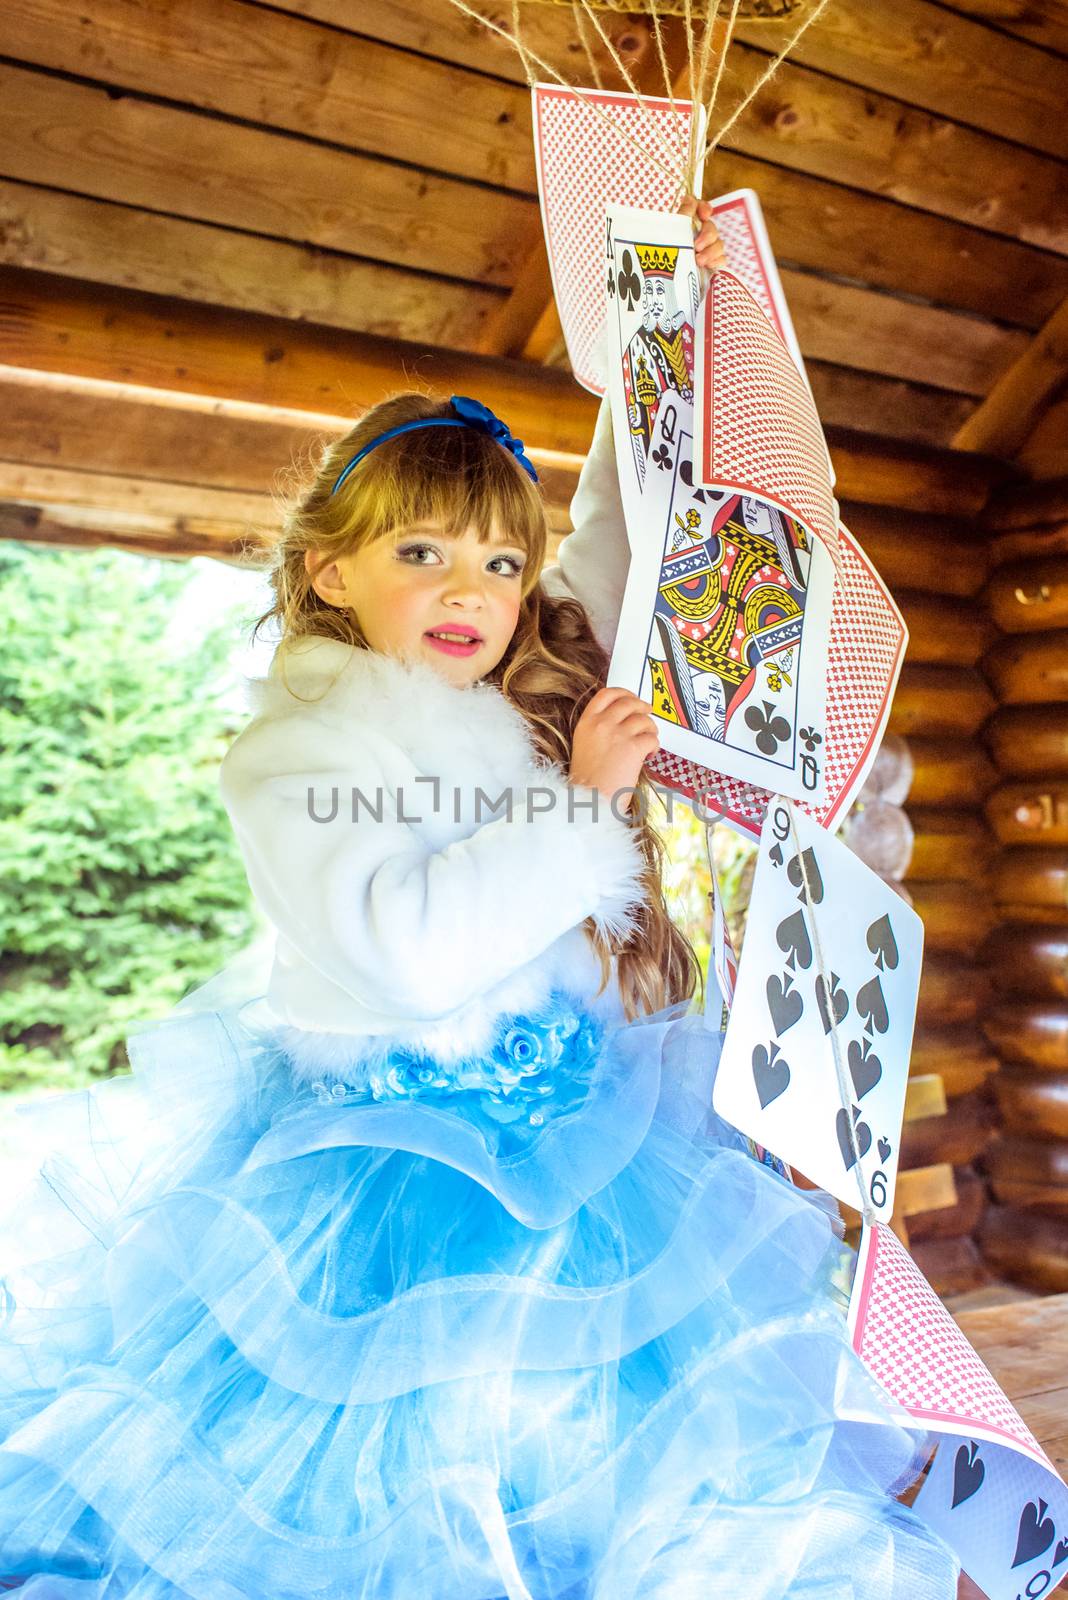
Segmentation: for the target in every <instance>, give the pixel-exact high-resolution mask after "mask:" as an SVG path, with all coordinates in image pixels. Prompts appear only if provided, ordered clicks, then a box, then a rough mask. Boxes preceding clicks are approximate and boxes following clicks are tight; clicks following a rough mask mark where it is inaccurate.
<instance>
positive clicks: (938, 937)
mask: <svg viewBox="0 0 1068 1600" xmlns="http://www.w3.org/2000/svg"><path fill="white" fill-rule="evenodd" d="M909 892H910V894H911V895H912V904H913V907H914V909H915V911H916V913H917V915H918V916H920V917H921V918H922V920H923V936H924V948H925V950H927V951H935V950H945V951H948V952H955V953H957V954H961V955H971V954H973V953H974V951H975V950H977V949H978V948H979V945H980V944H981V943H982V941H983V939H984V938H985V937H986V936H987V934H988V933H989V932H990V930H991V928H992V927H993V926H994V925H995V923H996V921H997V913H996V911H995V908H994V904H993V900H992V899H991V897H990V896H989V895H985V894H976V892H975V890H974V888H973V887H972V885H971V884H969V883H955V882H952V881H949V882H947V881H946V880H945V879H939V880H932V881H931V882H929V883H923V882H921V883H912V884H910V885H909Z"/></svg>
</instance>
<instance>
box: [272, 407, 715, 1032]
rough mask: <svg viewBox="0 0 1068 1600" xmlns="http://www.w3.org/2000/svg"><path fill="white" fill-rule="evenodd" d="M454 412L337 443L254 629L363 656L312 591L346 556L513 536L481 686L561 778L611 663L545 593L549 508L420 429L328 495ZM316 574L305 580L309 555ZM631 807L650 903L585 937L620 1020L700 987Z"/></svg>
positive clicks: (486, 463)
mask: <svg viewBox="0 0 1068 1600" xmlns="http://www.w3.org/2000/svg"><path fill="white" fill-rule="evenodd" d="M451 414H452V413H451V412H450V409H449V406H448V404H447V403H446V402H444V401H440V400H433V399H431V398H429V397H427V396H426V395H422V394H419V393H415V392H409V393H404V394H398V395H394V396H393V397H392V398H390V399H388V400H383V401H382V402H381V403H380V404H379V405H376V406H374V407H372V409H371V410H370V411H368V412H367V413H366V414H365V415H364V416H363V417H361V419H360V421H359V422H358V423H357V424H356V425H355V427H353V428H352V429H350V430H349V432H348V433H347V434H346V435H345V436H344V437H343V438H341V439H338V440H337V441H336V442H334V443H332V444H330V445H328V446H327V447H326V448H325V449H324V451H323V453H322V455H321V458H320V460H319V462H318V466H317V469H316V470H315V472H314V476H313V477H312V479H311V481H310V483H305V484H304V485H303V486H302V487H301V488H300V489H299V490H298V491H297V492H296V493H294V494H293V495H292V496H291V498H290V499H289V502H288V504H287V505H286V506H285V508H284V516H283V521H282V529H281V533H280V535H279V536H278V538H277V540H276V541H275V543H274V546H273V549H272V553H271V564H270V574H269V575H270V583H271V588H272V591H273V596H274V603H273V605H272V606H271V607H270V608H269V609H268V610H267V611H265V612H264V613H263V615H262V616H261V617H260V618H259V619H258V621H257V622H256V625H255V628H254V629H253V638H255V637H256V636H257V635H258V634H259V632H260V630H261V628H263V627H265V626H266V625H267V624H269V623H273V624H274V625H275V627H276V628H277V631H278V633H279V636H280V644H279V648H280V649H284V648H285V646H286V644H287V643H288V642H290V641H293V640H295V639H297V638H298V637H302V636H305V635H308V634H320V635H323V636H325V637H327V638H331V639H339V640H341V641H342V642H343V643H345V644H349V645H353V646H355V647H356V648H362V649H367V648H369V647H368V644H367V641H366V639H365V638H364V637H363V635H362V633H361V631H360V628H359V625H358V622H357V619H356V616H355V614H354V613H353V612H352V611H351V610H349V609H341V608H339V607H337V606H333V605H330V604H329V603H328V602H326V601H325V600H323V599H322V598H321V597H320V596H319V595H318V594H317V593H316V591H315V589H314V587H313V577H314V575H315V573H317V572H319V571H320V570H321V569H322V568H323V567H325V566H327V565H328V564H329V563H330V562H331V561H334V560H336V559H337V558H338V557H339V556H345V555H348V554H350V553H352V552H353V551H355V550H357V549H359V548H360V547H362V546H364V545H366V544H368V543H370V542H372V541H374V540H377V539H380V538H383V537H385V536H386V535H387V534H389V533H391V532H392V531H393V530H394V529H396V528H401V527H408V526H411V525H413V524H416V523H424V522H425V523H429V524H431V525H434V526H438V527H440V528H441V529H442V531H443V532H444V533H447V534H455V535H459V534H461V533H462V532H463V530H464V529H465V528H467V527H469V526H472V525H473V526H474V527H475V529H476V530H477V533H478V537H479V539H480V540H481V541H483V542H487V541H489V540H490V539H492V538H493V537H494V536H495V533H496V531H497V530H507V534H508V537H509V539H514V540H515V541H516V542H517V543H518V544H519V545H521V546H522V548H523V549H524V551H525V554H526V562H525V565H524V569H523V573H522V576H521V580H520V581H521V585H522V587H521V599H520V607H519V620H518V623H517V625H516V630H515V633H514V634H513V636H512V639H511V642H510V644H509V646H508V649H507V651H506V652H505V654H504V656H503V658H502V659H501V661H499V662H498V664H497V666H496V667H494V669H493V670H492V672H490V673H487V674H486V676H485V677H484V678H483V679H482V682H484V683H491V684H494V685H496V686H497V687H498V688H499V689H500V691H501V693H502V694H503V695H504V696H505V697H506V698H507V699H508V700H509V701H510V702H511V703H512V705H514V706H515V707H516V709H517V710H518V711H519V712H520V713H521V714H522V716H523V717H524V718H525V720H526V722H527V725H528V727H529V729H530V734H531V738H532V742H533V744H534V747H535V750H536V751H537V753H538V756H539V757H540V758H541V759H542V760H543V761H544V762H545V763H546V764H557V765H558V766H559V767H560V768H562V770H563V773H564V774H566V772H567V769H568V766H569V764H570V759H571V745H572V739H573V737H574V731H575V726H576V724H577V722H578V720H579V717H580V716H581V715H582V712H583V710H584V709H585V707H586V705H587V703H588V702H589V700H590V698H591V697H592V696H593V695H594V694H596V692H597V691H598V689H601V688H603V687H604V685H605V681H606V679H607V675H608V665H609V658H608V657H607V656H606V654H605V652H604V651H603V650H602V648H601V646H600V645H599V644H598V642H597V640H596V638H595V637H594V635H593V632H592V629H591V628H590V624H589V620H588V618H587V615H586V611H585V608H584V607H583V606H582V605H580V604H579V603H578V602H577V601H575V600H570V599H553V598H551V597H550V596H549V595H547V594H546V593H545V591H544V590H543V589H542V586H541V582H540V572H541V568H542V565H543V562H544V558H545V550H546V543H547V537H548V525H547V521H546V515H545V507H544V505H543V503H542V499H541V495H540V493H539V492H538V489H537V488H536V486H535V485H534V483H533V481H532V480H531V479H530V478H529V477H528V476H527V474H526V473H525V472H524V471H523V469H522V467H521V466H520V465H519V463H518V462H517V461H516V460H515V458H514V457H513V456H512V455H511V453H510V452H509V451H508V450H506V449H504V448H503V447H502V446H501V445H500V444H499V443H497V442H496V441H495V440H494V439H492V438H490V437H489V435H487V434H484V433H481V432H479V431H477V430H475V429H473V428H420V429H418V430H417V431H415V432H413V433H407V434H401V435H400V436H399V437H398V438H395V439H390V440H387V441H386V443H384V444H381V445H379V446H377V447H376V449H374V450H373V451H372V452H371V453H370V454H369V455H368V456H367V457H366V458H365V459H364V460H363V461H362V462H361V463H360V465H359V467H358V468H357V470H356V471H355V472H353V473H352V474H351V475H350V476H349V478H348V479H347V480H346V482H345V483H344V484H343V485H342V486H341V489H340V490H339V491H338V493H337V494H336V495H335V494H332V492H331V491H332V489H333V485H334V483H335V482H336V480H337V478H338V476H339V474H340V473H341V471H342V468H343V467H344V466H345V465H346V464H347V462H348V461H350V460H351V458H352V457H353V455H355V454H356V452H357V451H358V450H359V449H360V448H361V446H363V445H365V444H368V443H369V442H370V441H371V440H372V439H373V438H375V437H377V435H379V434H381V433H385V432H386V431H387V430H388V429H390V428H394V427H397V426H398V425H399V424H400V423H403V422H411V421H414V420H416V419H422V418H427V417H444V416H448V415H451ZM308 550H317V551H320V552H321V554H322V560H321V561H320V562H319V563H318V564H317V565H316V566H315V567H314V571H313V572H312V573H309V572H308V571H307V569H306V566H305V551H308ZM636 788H637V792H636V794H635V797H634V800H633V801H632V810H631V817H632V822H631V826H632V828H633V830H634V832H635V834H636V836H637V838H638V843H639V846H640V848H641V852H642V855H643V856H644V858H645V870H644V873H643V876H642V885H643V889H644V893H645V902H644V904H643V905H642V906H641V908H640V910H639V912H638V918H637V925H636V927H635V928H634V929H633V931H632V932H631V933H630V935H629V936H628V937H627V938H626V939H625V940H624V941H611V940H608V939H606V938H605V937H604V936H603V935H602V934H600V933H599V932H598V931H597V929H596V927H595V925H594V922H593V919H592V917H589V918H587V919H586V921H585V922H584V923H583V929H584V931H585V933H586V935H587V937H588V938H589V940H590V942H591V944H592V946H593V948H594V950H595V951H596V952H597V955H598V957H599V958H600V962H601V988H600V990H598V993H603V991H604V989H605V986H606V985H607V983H608V980H609V978H610V976H611V963H612V958H613V957H615V958H616V973H617V981H618V984H619V990H620V995H621V999H622V1002H623V1008H624V1014H625V1016H626V1017H627V1018H628V1019H629V1020H632V1021H633V1020H634V1019H636V1018H637V1017H639V1016H640V1015H643V1014H648V1013H649V1012H652V1011H655V1010H657V1009H659V1008H660V1007H662V1006H665V1005H670V1004H672V1003H673V1002H675V1001H679V1000H689V999H691V998H692V996H693V995H694V993H695V991H696V989H697V987H698V985H699V983H700V982H701V970H700V964H699V962H698V960H697V957H696V955H695V953H694V950H693V948H692V946H691V945H690V943H689V940H688V939H686V937H685V936H684V934H683V933H682V932H681V930H680V929H678V928H677V927H676V926H675V924H674V923H673V922H672V920H671V917H670V916H669V914H668V910H667V905H666V903H665V900H664V890H663V852H664V846H663V842H662V840H661V839H660V837H659V835H658V834H657V833H656V832H655V830H654V829H653V827H652V826H651V825H650V822H649V812H650V806H651V803H652V802H653V801H654V800H658V798H659V797H658V796H657V795H656V792H655V790H654V789H653V788H652V787H651V785H650V784H649V783H648V782H647V781H646V780H645V779H644V778H642V779H640V780H639V782H638V784H637V786H636Z"/></svg>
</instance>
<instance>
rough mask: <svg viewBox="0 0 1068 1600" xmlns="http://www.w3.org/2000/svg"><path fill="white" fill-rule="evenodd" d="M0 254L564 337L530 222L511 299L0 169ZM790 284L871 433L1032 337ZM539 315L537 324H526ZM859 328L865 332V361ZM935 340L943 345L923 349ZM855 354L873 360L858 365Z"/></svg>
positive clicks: (108, 274)
mask: <svg viewBox="0 0 1068 1600" xmlns="http://www.w3.org/2000/svg"><path fill="white" fill-rule="evenodd" d="M0 262H6V263H8V264H9V265H12V266H24V267H32V268H43V269H44V270H47V271H50V272H56V273H59V274H61V275H63V276H64V277H74V278H80V279H85V280H88V281H90V282H96V283H102V284H111V285H114V286H116V287H130V288H137V289H144V290H148V291H149V292H151V293H157V294H167V295H176V296H178V297H180V298H182V299H190V300H195V301H206V302H208V303H210V304H215V305H222V306H227V307H229V308H231V309H233V310H242V311H261V312H266V313H267V314H268V315H277V316H283V317H288V318H291V319H293V320H296V321H318V322H323V323H327V324H329V325H332V326H336V327H342V328H347V329H350V330H352V331H355V332H370V333H375V334H378V335H379V336H381V337H383V338H399V339H408V340H412V341H416V342H426V343H428V344H437V345H446V346H448V347H450V348H452V349H459V350H465V349H470V350H474V349H480V350H482V351H483V353H490V352H491V351H492V350H493V349H495V348H496V349H499V350H500V351H501V353H509V352H513V353H521V354H523V355H524V356H525V357H526V359H528V360H541V359H545V358H547V357H548V356H550V355H551V353H552V351H553V349H554V348H555V347H556V346H557V345H558V343H559V339H560V326H559V321H558V319H557V316H556V310H555V306H553V304H552V301H551V300H547V301H545V302H544V303H543V300H542V296H543V295H545V296H547V295H548V267H547V264H546V262H545V251H544V244H543V242H542V239H541V229H540V222H538V224H537V235H536V237H535V239H534V240H533V241H532V243H531V247H530V249H529V251H528V252H527V264H526V265H525V266H524V268H523V269H522V272H521V275H520V279H519V281H518V283H517V285H516V288H515V290H514V292H513V294H512V295H511V296H509V297H507V298H506V297H503V296H502V295H501V293H500V292H499V291H496V290H493V289H487V288H482V287H480V286H478V285H468V284H460V283H454V282H451V281H449V280H446V279H437V278H432V277H429V276H428V275H426V274H424V273H416V272H412V271H409V270H408V269H405V268H399V267H390V266H388V265H383V266H379V265H376V264H373V263H371V262H369V261H362V260H359V259H357V258H355V257H351V256H342V255H339V254H338V253H336V252H324V251H321V250H311V249H308V248H306V247H302V246H299V245H294V244H290V243H288V242H286V241H283V240H277V239H263V238H258V237H255V236H253V235H250V234H243V233H236V232H233V231H231V230H227V229H221V228H215V227H208V226H206V225H205V224H203V223H197V222H189V221H186V220H184V219H182V218H176V217H164V216H159V215H156V214H153V213H150V212H145V211H138V210H135V209H131V208H129V207H126V206H120V205H115V204H112V203H110V202H106V201H100V200H92V199H85V198H84V197H81V196H77V195H68V194H61V193H57V192H55V191H52V190H46V189H39V188H36V187H34V186H32V185H26V184H21V183H10V182H5V181H3V180H0ZM784 281H785V283H786V287H787V292H788V296H789V298H790V301H791V304H792V306H793V308H794V311H795V316H796V321H797V325H798V330H799V334H800V337H801V341H802V344H803V346H804V348H805V352H806V356H807V357H808V364H809V368H810V378H811V380H812V383H813V389H814V391H815V394H816V400H817V405H818V406H819V408H820V413H821V416H822V417H823V419H824V421H825V422H826V423H835V422H841V423H845V422H847V421H848V422H854V423H855V422H856V421H857V420H858V419H859V420H861V421H862V423H863V425H864V427H865V429H866V430H868V431H871V432H885V433H887V434H888V435H890V436H893V437H911V438H915V439H917V440H921V439H926V440H928V441H929V442H935V443H939V444H948V443H949V442H950V440H951V438H952V436H953V434H954V433H955V432H956V431H957V428H958V427H959V426H960V424H961V423H962V422H963V421H964V419H965V417H967V416H968V415H969V414H970V413H971V411H972V410H973V408H974V400H973V399H972V398H971V397H972V396H977V395H981V394H983V393H985V392H986V391H987V390H988V389H989V388H990V385H991V383H992V382H993V381H994V377H995V374H996V373H997V372H998V371H1000V370H1002V368H1003V367H1004V366H1005V365H1006V364H1010V363H1011V362H1012V361H1013V360H1014V359H1015V357H1016V354H1017V352H1018V351H1019V350H1020V349H1021V348H1023V347H1024V346H1026V343H1027V335H1026V334H1025V333H1024V332H1022V331H1020V330H1013V329H1007V328H1002V327H1000V326H997V325H995V324H994V323H992V322H980V321H978V320H977V319H976V318H974V317H972V316H966V315H964V314H955V313H953V312H950V311H945V310H939V309H937V308H934V307H927V306H925V307H917V306H915V305H914V304H912V303H911V302H907V301H903V300H898V299H895V298H894V297H892V296H889V295H884V294H876V293H874V292H871V291H866V290H860V289H856V288H850V287H849V286H845V285H841V284H835V283H830V282H829V281H827V280H823V279H819V278H814V277H812V276H811V275H810V274H806V273H799V272H791V271H786V272H785V273H784ZM498 308H499V309H498ZM535 312H538V313H539V314H540V315H541V321H539V322H538V323H537V325H536V327H534V329H533V331H532V329H531V319H532V318H533V317H534V316H535ZM857 326H863V327H864V329H865V332H866V337H865V340H864V342H863V343H864V348H863V351H862V352H861V354H860V355H859V357H858V353H857V349H858V347H857V341H856V338H855V328H856V327H857ZM517 346H518V349H517ZM506 347H507V348H506ZM932 350H935V351H942V352H943V353H942V355H940V356H939V357H938V358H937V359H932V358H930V357H929V355H928V352H930V351H932ZM858 360H860V361H863V363H864V365H865V366H866V367H868V368H869V369H870V370H869V371H860V370H857V363H858ZM821 361H822V364H821ZM887 374H889V375H891V376H890V378H889V381H884V379H885V378H886V375H887ZM917 379H920V380H922V382H917V381H916V380H917ZM936 384H939V385H941V387H934V385H936ZM950 389H954V390H957V391H959V392H958V393H950V392H948V391H949V390H950Z"/></svg>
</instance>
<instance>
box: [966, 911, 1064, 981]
mask: <svg viewBox="0 0 1068 1600" xmlns="http://www.w3.org/2000/svg"><path fill="white" fill-rule="evenodd" d="M980 956H981V958H982V961H983V963H984V965H985V966H986V967H987V968H988V970H989V972H990V978H991V982H992V983H993V985H994V987H995V989H997V990H998V991H999V992H1001V993H1008V994H1024V995H1034V996H1035V997H1036V998H1039V999H1041V998H1043V997H1045V996H1047V995H1048V996H1052V997H1057V998H1060V999H1064V1000H1068V912H1065V916H1064V921H1063V923H1062V924H1061V925H1060V926H1056V925H1053V926H1051V925H1048V924H1043V923H1033V922H1003V923H1001V924H1000V925H999V926H998V927H996V928H994V929H993V931H992V932H991V933H990V935H989V937H988V938H987V939H986V940H985V942H984V944H983V947H982V949H981V951H980Z"/></svg>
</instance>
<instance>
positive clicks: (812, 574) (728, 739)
mask: <svg viewBox="0 0 1068 1600" xmlns="http://www.w3.org/2000/svg"><path fill="white" fill-rule="evenodd" d="M677 413H678V415H677V428H676V430H675V433H674V449H673V451H671V452H669V450H668V447H667V446H666V445H662V446H660V445H658V446H656V447H655V449H654V454H656V453H660V455H661V462H662V465H663V468H664V473H663V479H662V482H663V483H664V485H665V486H666V487H667V489H668V490H669V493H668V494H667V495H666V496H657V497H656V498H655V499H654V500H653V503H652V505H651V506H650V507H649V509H648V511H647V512H645V516H644V517H643V518H642V521H643V524H644V526H643V538H642V539H641V541H640V542H639V543H638V544H637V545H636V546H635V547H634V548H633V550H632V555H631V565H630V571H629V574H628V578H627V587H626V590H625V593H624V599H623V605H622V608H621V612H620V620H619V626H618V629H617V632H616V641H615V648H614V650H613V653H612V662H611V669H610V673H609V681H610V682H611V683H613V684H623V685H625V686H626V687H628V688H630V689H632V690H633V691H634V692H635V693H636V694H639V695H641V696H642V698H643V699H648V700H651V701H652V703H653V706H654V713H653V714H654V716H655V717H656V718H657V720H658V724H659V726H658V732H659V735H660V741H661V748H662V749H663V750H669V751H671V752H672V753H673V754H674V755H676V756H681V757H684V758H688V759H690V760H691V761H694V762H697V763H699V764H700V765H702V766H704V767H706V768H712V769H714V770H715V771H717V772H720V773H725V774H729V775H730V776H732V777H734V778H736V779H741V780H743V781H745V782H748V783H757V784H761V785H763V786H765V787H767V788H769V789H774V790H776V791H777V792H779V793H788V794H790V795H793V796H796V797H798V798H801V797H809V798H812V799H816V800H818V799H821V798H822V797H823V794H824V792H825V791H824V782H823V771H824V755H823V752H824V749H825V747H826V741H827V730H826V670H827V642H828V635H829V631H830V619H831V603H832V590H833V587H834V569H833V566H832V563H831V558H830V555H829V554H828V552H827V550H826V547H825V546H824V545H823V544H822V543H821V542H820V541H819V540H818V539H813V538H812V537H811V536H810V535H809V534H808V533H807V531H806V530H805V529H804V528H803V527H802V526H801V524H800V523H797V522H795V521H793V520H792V519H790V518H786V517H783V516H782V515H781V513H780V512H778V511H777V510H776V509H774V508H772V507H768V506H766V505H764V504H763V503H762V502H761V501H758V500H755V499H752V498H750V497H746V496H737V495H731V496H715V497H713V496H710V495H709V492H708V491H706V490H701V489H696V490H695V489H694V488H693V487H692V486H691V484H690V482H689V481H688V479H689V474H688V472H687V471H686V468H687V466H688V463H689V452H690V448H691V444H692V438H691V434H690V431H689V427H688V426H687V424H688V422H689V413H688V409H686V410H685V411H684V408H683V407H682V406H681V405H680V406H678V407H677ZM653 470H654V471H658V472H659V471H660V466H654V468H653ZM643 510H644V508H643Z"/></svg>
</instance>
